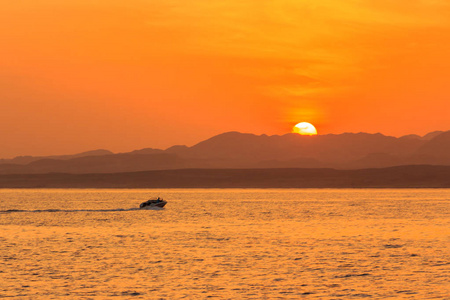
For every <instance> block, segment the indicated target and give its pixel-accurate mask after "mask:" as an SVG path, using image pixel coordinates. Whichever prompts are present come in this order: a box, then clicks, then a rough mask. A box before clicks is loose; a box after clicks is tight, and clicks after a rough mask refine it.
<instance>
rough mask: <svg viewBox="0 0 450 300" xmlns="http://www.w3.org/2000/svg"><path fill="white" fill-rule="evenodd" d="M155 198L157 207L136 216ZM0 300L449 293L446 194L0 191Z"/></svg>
mask: <svg viewBox="0 0 450 300" xmlns="http://www.w3.org/2000/svg"><path fill="white" fill-rule="evenodd" d="M151 196H163V197H164V198H165V199H166V200H168V201H169V203H168V204H167V206H166V208H165V209H162V210H146V211H141V210H137V209H136V208H137V207H138V205H139V203H140V202H142V201H144V200H146V199H147V198H150V197H151ZM0 199H1V200H0V201H1V202H0V245H1V246H0V258H1V259H0V282H1V284H0V298H2V297H16V298H21V299H63V298H67V299H71V298H73V299H114V298H127V299H181V298H188V299H206V298H217V299H362V298H372V299H385V298H395V299H402V298H404V299H449V295H450V291H449V284H448V283H447V282H448V278H449V275H450V251H449V247H448V246H449V242H450V239H449V228H450V213H449V207H450V200H449V199H450V190H445V189H442V190H440V189H414V190H407V189H401V190H396V189H353V190H352V189H336V190H335V189H170V190H113V189H111V190H96V189H89V190H79V189H61V190H44V189H41V190H20V189H15V190H0Z"/></svg>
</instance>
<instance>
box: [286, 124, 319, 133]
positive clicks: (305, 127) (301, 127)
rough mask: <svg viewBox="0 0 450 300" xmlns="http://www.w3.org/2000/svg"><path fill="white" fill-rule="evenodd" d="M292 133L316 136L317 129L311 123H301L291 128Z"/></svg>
mask: <svg viewBox="0 0 450 300" xmlns="http://www.w3.org/2000/svg"><path fill="white" fill-rule="evenodd" d="M292 132H293V133H298V134H301V135H316V134H317V129H316V127H314V125H312V124H311V123H308V122H301V123H298V124H297V125H295V126H294V128H292Z"/></svg>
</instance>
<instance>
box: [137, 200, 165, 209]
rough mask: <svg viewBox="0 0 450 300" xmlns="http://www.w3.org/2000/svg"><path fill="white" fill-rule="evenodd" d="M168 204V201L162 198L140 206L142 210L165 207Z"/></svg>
mask: <svg viewBox="0 0 450 300" xmlns="http://www.w3.org/2000/svg"><path fill="white" fill-rule="evenodd" d="M166 204H167V201H166V200H164V199H162V198H159V197H158V198H157V199H150V200H147V201H145V202H142V203H141V204H140V205H139V208H140V209H147V208H154V207H164V205H166Z"/></svg>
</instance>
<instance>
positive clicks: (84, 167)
mask: <svg viewBox="0 0 450 300" xmlns="http://www.w3.org/2000/svg"><path fill="white" fill-rule="evenodd" d="M423 164H428V165H450V131H446V132H442V131H436V132H432V133H429V134H427V135H425V136H423V137H421V136H418V135H407V136H403V137H400V138H396V137H391V136H385V135H382V134H379V133H378V134H368V133H343V134H328V135H317V136H300V135H298V134H292V133H289V134H285V135H282V136H278V135H274V136H267V135H260V136H258V135H254V134H248V133H239V132H227V133H223V134H219V135H217V136H214V137H212V138H210V139H208V140H205V141H202V142H200V143H198V144H196V145H194V146H192V147H187V146H173V147H170V148H168V149H166V150H161V149H152V148H146V149H141V150H135V151H132V152H128V153H117V154H114V153H112V152H110V151H108V150H94V151H89V152H84V153H80V154H76V155H61V156H47V157H32V156H26V157H24V156H22V157H16V158H14V159H1V160H0V174H40V173H51V172H59V173H78V174H80V173H117V172H137V171H149V170H170V169H185V168H205V169H220V168H234V169H252V168H335V169H363V168H382V167H391V166H400V165H423Z"/></svg>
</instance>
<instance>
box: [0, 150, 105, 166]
mask: <svg viewBox="0 0 450 300" xmlns="http://www.w3.org/2000/svg"><path fill="white" fill-rule="evenodd" d="M110 154H114V153H112V152H111V151H109V150H103V149H99V150H92V151H86V152H82V153H78V154H72V155H53V156H17V157H15V158H13V159H0V164H21V165H25V164H29V163H31V162H33V161H37V160H41V159H58V160H69V159H73V158H77V157H85V156H103V155H110Z"/></svg>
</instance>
